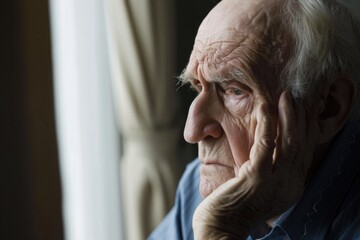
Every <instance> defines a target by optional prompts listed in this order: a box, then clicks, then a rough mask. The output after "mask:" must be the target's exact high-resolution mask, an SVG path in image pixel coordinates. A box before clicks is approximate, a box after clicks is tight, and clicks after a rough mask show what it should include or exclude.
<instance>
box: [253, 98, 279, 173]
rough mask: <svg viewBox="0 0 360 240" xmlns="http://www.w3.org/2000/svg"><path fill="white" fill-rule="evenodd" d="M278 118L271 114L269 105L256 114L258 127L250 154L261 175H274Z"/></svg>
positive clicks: (262, 107) (262, 106)
mask: <svg viewBox="0 0 360 240" xmlns="http://www.w3.org/2000/svg"><path fill="white" fill-rule="evenodd" d="M275 119H276V118H275V117H274V116H272V115H271V114H270V111H269V108H268V106H267V104H265V103H263V104H261V105H260V106H259V107H258V109H257V113H256V120H257V126H256V130H255V138H254V145H253V147H252V149H251V152H250V160H251V162H252V165H253V166H254V167H255V169H256V170H257V171H258V172H259V173H264V174H266V173H268V174H270V173H272V170H273V165H272V163H273V158H272V156H273V153H274V148H275V138H276V120H275Z"/></svg>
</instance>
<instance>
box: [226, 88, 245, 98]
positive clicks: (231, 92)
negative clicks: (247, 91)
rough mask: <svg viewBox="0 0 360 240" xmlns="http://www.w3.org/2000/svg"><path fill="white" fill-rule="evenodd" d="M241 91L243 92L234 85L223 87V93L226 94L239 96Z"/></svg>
mask: <svg viewBox="0 0 360 240" xmlns="http://www.w3.org/2000/svg"><path fill="white" fill-rule="evenodd" d="M243 93H244V92H243V91H242V90H241V89H240V88H236V87H228V88H226V89H225V94H226V95H235V96H240V95H242V94H243Z"/></svg>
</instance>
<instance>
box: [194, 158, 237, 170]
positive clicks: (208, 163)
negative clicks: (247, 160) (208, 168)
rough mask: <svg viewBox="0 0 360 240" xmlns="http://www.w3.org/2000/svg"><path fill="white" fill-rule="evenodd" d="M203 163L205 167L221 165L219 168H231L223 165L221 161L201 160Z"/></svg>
mask: <svg viewBox="0 0 360 240" xmlns="http://www.w3.org/2000/svg"><path fill="white" fill-rule="evenodd" d="M200 161H201V163H202V164H203V165H219V166H222V167H228V168H231V167H230V166H228V165H225V164H224V163H222V162H221V161H219V160H213V159H200Z"/></svg>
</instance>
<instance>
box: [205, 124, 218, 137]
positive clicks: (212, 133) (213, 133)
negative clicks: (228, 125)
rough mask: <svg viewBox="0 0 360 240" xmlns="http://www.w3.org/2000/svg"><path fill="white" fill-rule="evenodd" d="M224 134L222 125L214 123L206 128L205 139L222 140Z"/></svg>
mask: <svg viewBox="0 0 360 240" xmlns="http://www.w3.org/2000/svg"><path fill="white" fill-rule="evenodd" d="M222 134H223V129H222V127H221V125H220V123H218V122H216V121H213V122H210V123H208V124H207V125H206V126H205V128H204V135H205V137H213V138H220V137H221V135H222Z"/></svg>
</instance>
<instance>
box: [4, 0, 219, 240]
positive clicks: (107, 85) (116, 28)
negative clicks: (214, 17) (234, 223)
mask: <svg viewBox="0 0 360 240" xmlns="http://www.w3.org/2000/svg"><path fill="white" fill-rule="evenodd" d="M217 2H218V1H217V0H198V1H190V0H157V1H155V0H154V1H150V0H148V1H144V0H86V1H85V0H49V1H48V0H32V1H29V0H27V1H26V0H12V1H3V2H2V3H1V4H0V6H1V8H0V9H1V14H0V19H1V21H0V25H1V29H2V31H1V38H0V43H1V44H0V46H1V58H0V59H1V64H0V66H1V83H2V87H1V91H2V94H1V95H0V96H1V101H0V104H1V110H2V111H1V118H0V119H1V120H0V121H1V127H2V131H1V133H2V137H1V144H0V146H1V148H0V156H1V167H0V169H1V170H0V171H1V172H0V178H1V179H0V184H1V196H0V204H1V215H0V219H1V222H0V239H15V240H16V239H26V240H27V239H29V240H32V239H54V240H57V239H59V240H62V239H66V240H95V239H101V240H113V239H116V240H118V239H119V240H123V239H129V240H141V239H145V238H146V236H147V235H148V234H149V233H150V232H151V231H152V230H153V228H154V227H156V225H157V224H158V223H159V222H160V221H161V219H162V218H163V217H164V215H165V214H166V212H167V211H168V210H169V208H170V207H171V206H172V204H173V200H174V197H175V190H176V185H177V181H178V179H179V177H180V176H181V173H182V172H183V170H184V168H185V166H186V164H187V163H188V162H189V161H191V160H192V159H193V158H194V157H195V156H196V146H190V145H188V144H186V143H185V142H184V141H183V138H182V130H183V126H184V123H185V119H186V114H187V109H188V106H189V104H190V102H191V99H192V98H193V95H192V93H191V92H190V91H189V90H188V88H186V87H183V88H179V86H177V85H176V83H177V81H176V78H175V76H178V75H179V74H180V73H181V71H182V69H183V68H184V67H185V66H186V63H187V61H188V58H189V55H190V52H191V49H192V45H193V41H194V37H195V35H196V31H197V28H198V26H199V24H200V22H201V20H202V19H203V17H204V16H205V15H206V14H207V13H208V12H209V10H210V9H211V8H212V7H213V6H215V5H216V3H217Z"/></svg>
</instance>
